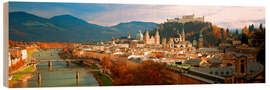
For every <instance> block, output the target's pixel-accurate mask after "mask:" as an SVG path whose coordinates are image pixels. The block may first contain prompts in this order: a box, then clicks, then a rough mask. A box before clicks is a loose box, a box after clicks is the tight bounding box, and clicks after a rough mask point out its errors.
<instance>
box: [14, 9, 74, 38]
mask: <svg viewBox="0 0 270 90" xmlns="http://www.w3.org/2000/svg"><path fill="white" fill-rule="evenodd" d="M64 35H71V33H70V32H66V31H65V29H63V28H60V27H57V26H55V25H54V24H53V23H51V22H50V21H49V20H48V19H46V18H42V17H39V16H35V15H32V14H28V13H25V12H12V13H9V39H10V40H15V41H53V40H55V39H58V40H66V39H71V38H70V37H64Z"/></svg>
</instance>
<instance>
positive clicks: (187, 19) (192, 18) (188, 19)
mask: <svg viewBox="0 0 270 90" xmlns="http://www.w3.org/2000/svg"><path fill="white" fill-rule="evenodd" d="M194 21H199V22H204V16H202V17H195V15H194V14H192V15H185V16H182V18H174V19H167V22H179V23H186V22H194Z"/></svg>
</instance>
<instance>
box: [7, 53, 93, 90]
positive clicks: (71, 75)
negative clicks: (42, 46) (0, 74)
mask: <svg viewBox="0 0 270 90" xmlns="http://www.w3.org/2000/svg"><path fill="white" fill-rule="evenodd" d="M57 53H58V51H55V50H49V51H48V50H47V51H44V52H42V51H41V52H38V53H36V54H35V55H36V56H39V59H40V58H54V59H55V58H59V56H58V54H57ZM48 55H49V56H48ZM49 69H50V68H49V66H48V62H41V63H40V64H38V65H37V71H39V70H43V71H44V70H49ZM54 69H58V70H59V69H70V71H56V72H41V79H42V80H41V84H40V85H39V84H38V74H37V73H33V74H31V75H30V76H32V78H30V79H28V80H27V81H17V82H19V83H14V84H12V85H10V86H11V87H15V88H19V87H67V86H68V87H72V86H98V82H97V80H96V79H95V78H94V76H93V75H92V73H91V72H88V71H81V72H79V81H78V84H77V83H76V72H74V71H72V69H89V67H87V66H86V65H79V64H75V63H70V65H69V66H68V65H66V62H53V65H52V70H54Z"/></svg>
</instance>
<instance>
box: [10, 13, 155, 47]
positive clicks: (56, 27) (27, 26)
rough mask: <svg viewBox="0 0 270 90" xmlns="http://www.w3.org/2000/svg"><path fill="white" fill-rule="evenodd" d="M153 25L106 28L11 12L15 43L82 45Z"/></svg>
mask: <svg viewBox="0 0 270 90" xmlns="http://www.w3.org/2000/svg"><path fill="white" fill-rule="evenodd" d="M153 25H157V24H154V23H151V22H138V21H136V22H135V21H134V22H128V23H120V24H118V25H115V26H111V27H104V26H100V25H96V24H91V23H88V22H86V21H84V20H82V19H79V18H77V17H74V16H71V15H59V16H54V17H52V18H43V17H39V16H36V15H33V14H30V13H26V12H10V13H9V39H10V40H14V41H46V42H52V41H57V42H69V41H75V42H83V41H89V40H90V41H94V40H95V41H97V40H110V39H111V38H112V37H120V36H124V35H125V36H126V35H127V33H128V32H132V33H133V32H138V30H145V29H151V28H153V27H154V26H153Z"/></svg>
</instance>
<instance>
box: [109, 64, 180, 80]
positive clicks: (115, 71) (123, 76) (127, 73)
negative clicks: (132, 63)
mask: <svg viewBox="0 0 270 90" xmlns="http://www.w3.org/2000/svg"><path fill="white" fill-rule="evenodd" d="M112 76H113V78H114V81H113V83H114V85H168V84H175V83H174V81H175V80H173V77H172V72H169V71H167V70H165V65H164V64H161V63H156V62H153V61H144V62H143V63H142V64H141V65H140V66H138V67H137V68H135V69H130V68H128V67H127V65H126V64H124V63H123V62H117V63H115V64H114V65H113V66H112Z"/></svg>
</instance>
